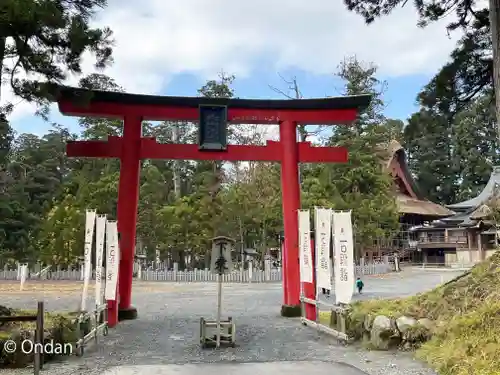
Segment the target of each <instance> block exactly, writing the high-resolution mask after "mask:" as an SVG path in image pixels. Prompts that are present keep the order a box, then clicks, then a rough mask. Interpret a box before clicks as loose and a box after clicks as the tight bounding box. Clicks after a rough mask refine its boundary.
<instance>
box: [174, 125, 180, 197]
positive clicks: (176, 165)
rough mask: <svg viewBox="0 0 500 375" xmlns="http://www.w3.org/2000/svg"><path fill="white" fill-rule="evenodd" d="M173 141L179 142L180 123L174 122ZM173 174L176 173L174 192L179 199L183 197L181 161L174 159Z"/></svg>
mask: <svg viewBox="0 0 500 375" xmlns="http://www.w3.org/2000/svg"><path fill="white" fill-rule="evenodd" d="M172 142H173V143H179V124H174V125H173V127H172ZM173 172H174V173H173V174H174V194H175V198H176V199H179V198H180V197H181V174H180V168H179V161H178V160H174V163H173Z"/></svg>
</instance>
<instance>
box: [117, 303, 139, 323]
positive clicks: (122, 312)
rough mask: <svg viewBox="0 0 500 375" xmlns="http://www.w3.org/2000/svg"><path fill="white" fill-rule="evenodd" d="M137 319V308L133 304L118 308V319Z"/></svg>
mask: <svg viewBox="0 0 500 375" xmlns="http://www.w3.org/2000/svg"><path fill="white" fill-rule="evenodd" d="M134 319H137V309H136V308H135V307H134V306H129V307H127V308H121V307H120V309H119V310H118V321H120V322H121V321H122V320H134Z"/></svg>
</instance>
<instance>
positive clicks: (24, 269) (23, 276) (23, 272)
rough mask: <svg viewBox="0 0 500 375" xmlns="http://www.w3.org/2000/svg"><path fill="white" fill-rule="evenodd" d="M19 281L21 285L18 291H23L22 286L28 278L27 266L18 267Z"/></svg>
mask: <svg viewBox="0 0 500 375" xmlns="http://www.w3.org/2000/svg"><path fill="white" fill-rule="evenodd" d="M20 269H21V271H20V274H21V275H20V280H21V284H20V286H19V290H23V289H24V284H25V283H26V279H27V277H28V265H27V264H22V265H21V266H20Z"/></svg>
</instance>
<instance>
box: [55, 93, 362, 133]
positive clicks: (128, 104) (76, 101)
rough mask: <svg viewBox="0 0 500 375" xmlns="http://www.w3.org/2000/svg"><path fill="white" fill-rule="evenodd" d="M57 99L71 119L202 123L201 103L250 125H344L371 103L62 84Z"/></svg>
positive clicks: (358, 99) (349, 98)
mask: <svg viewBox="0 0 500 375" xmlns="http://www.w3.org/2000/svg"><path fill="white" fill-rule="evenodd" d="M54 99H55V101H57V103H58V105H59V111H60V112H61V113H62V114H64V115H69V116H95V117H111V118H120V119H122V118H124V117H127V116H133V117H140V118H142V119H143V120H173V121H175V120H179V121H182V120H184V121H193V122H196V121H198V117H199V106H200V105H225V106H227V107H228V121H229V122H232V123H245V124H278V123H280V122H282V121H294V122H296V123H299V124H313V125H320V124H332V125H333V124H343V123H351V122H353V121H355V120H356V118H357V115H358V113H359V111H360V110H362V109H364V108H366V107H367V106H368V105H369V103H370V95H357V96H345V97H335V98H321V99H291V100H290V99H280V100H276V99H273V100H267V99H266V100H261V99H227V98H205V97H178V96H153V95H139V94H127V93H121V92H110V91H97V90H85V89H78V88H74V87H66V86H58V87H57V88H56V89H55V90H54Z"/></svg>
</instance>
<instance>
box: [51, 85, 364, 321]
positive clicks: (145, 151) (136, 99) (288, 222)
mask: <svg viewBox="0 0 500 375" xmlns="http://www.w3.org/2000/svg"><path fill="white" fill-rule="evenodd" d="M55 97H56V98H57V99H56V100H57V103H58V105H59V110H60V112H61V113H62V114H64V115H69V116H91V117H108V118H119V119H122V120H123V122H124V125H123V126H124V128H123V137H115V136H110V137H109V138H108V140H107V141H73V142H68V144H67V149H66V150H67V155H68V156H69V157H99V158H119V159H120V162H121V165H120V181H119V186H118V206H117V211H118V213H117V216H118V218H117V219H118V231H119V233H120V253H121V256H120V268H119V281H118V284H119V286H118V301H117V302H118V303H119V309H118V306H117V304H116V303H115V302H110V303H109V306H108V319H109V325H110V326H111V327H112V326H114V325H116V323H117V322H118V320H124V319H135V318H136V316H137V310H136V309H135V308H134V307H132V305H131V293H132V273H133V263H134V249H135V241H136V222H137V207H138V199H139V172H140V160H141V159H191V160H231V161H237V160H240V161H243V160H247V161H249V160H253V161H271V162H279V163H281V188H282V200H283V221H284V233H285V243H284V251H283V255H282V257H283V259H282V266H283V268H282V269H283V306H282V315H284V316H298V315H300V301H299V298H300V281H299V249H298V215H297V210H298V209H299V208H300V184H299V170H298V167H299V163H317V162H334V163H343V162H346V161H347V150H346V149H344V148H341V147H313V146H311V144H310V143H308V142H297V131H296V129H297V124H312V125H320V124H346V123H351V122H353V121H355V120H356V118H357V116H358V112H359V111H360V110H362V109H363V108H365V107H366V106H368V104H369V102H370V96H369V95H359V96H350V97H337V98H322V99H300V100H252V99H227V98H206V97H170V96H150V95H136V94H127V93H119V92H107V91H95V90H92V91H89V90H84V89H77V88H72V87H59V88H57V94H56V96H55ZM204 107H209V108H208V109H209V111H210V108H211V109H215V112H217V111H219V110H220V109H221V107H224V112H223V113H222V112H219V114H220V113H222V116H219V115H218V114H217V113H215V112H214V113H215V114H216V116H219V118H216V121H219V120H224V124H223V126H224V127H225V125H226V124H225V121H228V122H231V123H239V124H241V123H244V124H262V125H272V124H278V125H279V129H280V140H279V141H278V142H276V141H268V142H267V144H266V145H265V146H253V145H227V144H224V142H225V140H224V139H223V138H224V137H225V136H226V134H225V128H223V129H221V128H217V127H218V126H219V125H220V124H216V125H215V127H214V126H213V123H212V125H209V124H204V125H200V129H201V133H202V134H201V138H202V139H201V140H200V145H195V144H160V143H157V142H156V140H155V139H154V138H144V137H142V121H143V120H152V121H154V120H173V121H175V120H183V121H192V122H198V121H199V120H200V116H204V115H203V112H202V109H203V108H204ZM203 121H205V122H206V121H207V120H206V119H205V120H203ZM203 121H202V123H203ZM220 123H222V121H220ZM204 127H205V128H206V129H208V130H203V128H204ZM214 131H215V133H214ZM214 134H215V135H214ZM214 137H215V138H214ZM203 138H204V140H203ZM214 141H215V143H217V144H216V145H215V147H214ZM203 142H204V144H203V145H202V144H201V143H203ZM305 291H306V295H307V296H308V297H309V298H314V296H315V287H314V286H313V285H312V284H310V285H307V284H306V285H305ZM306 313H307V315H308V316H309V318H310V319H311V320H314V319H315V316H314V315H315V311H314V307H312V308H311V306H309V309H308V311H306Z"/></svg>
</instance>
